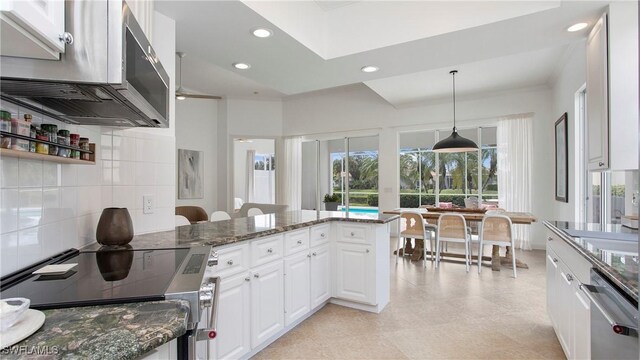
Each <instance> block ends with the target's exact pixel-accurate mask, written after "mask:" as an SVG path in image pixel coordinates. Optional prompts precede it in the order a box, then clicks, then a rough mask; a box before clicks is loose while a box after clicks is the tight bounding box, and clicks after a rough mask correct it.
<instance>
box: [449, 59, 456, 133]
mask: <svg viewBox="0 0 640 360" xmlns="http://www.w3.org/2000/svg"><path fill="white" fill-rule="evenodd" d="M457 72H458V70H451V71H450V72H449V74H451V76H452V77H453V131H454V132H455V131H456V73H457Z"/></svg>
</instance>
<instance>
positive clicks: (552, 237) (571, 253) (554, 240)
mask: <svg viewBox="0 0 640 360" xmlns="http://www.w3.org/2000/svg"><path fill="white" fill-rule="evenodd" d="M547 248H550V249H552V250H553V252H554V253H555V254H556V256H557V257H558V258H559V259H560V260H562V262H563V263H564V264H566V266H567V268H568V269H569V271H570V272H571V273H572V275H574V276H575V277H577V278H578V280H579V281H580V282H581V283H583V284H590V283H591V282H590V278H591V274H590V271H591V267H592V265H591V262H589V260H587V259H585V258H584V257H583V256H582V255H580V254H579V253H578V251H577V250H575V249H574V248H573V247H572V246H571V245H569V244H567V242H566V241H565V240H563V239H561V238H560V237H559V236H558V235H556V234H555V233H553V232H551V231H547Z"/></svg>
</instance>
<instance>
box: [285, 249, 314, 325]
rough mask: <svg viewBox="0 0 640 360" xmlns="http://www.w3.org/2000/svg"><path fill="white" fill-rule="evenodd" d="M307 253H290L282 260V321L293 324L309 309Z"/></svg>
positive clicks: (308, 263)
mask: <svg viewBox="0 0 640 360" xmlns="http://www.w3.org/2000/svg"><path fill="white" fill-rule="evenodd" d="M309 256H310V255H309V253H307V252H303V253H299V254H296V255H292V256H290V257H288V258H286V259H285V260H284V323H285V326H289V325H291V324H293V323H294V322H295V321H296V320H298V319H300V318H301V317H303V316H304V315H306V314H307V313H308V312H309V311H310V310H311V303H310V297H311V296H310V286H309V266H310V262H311V261H310V259H309Z"/></svg>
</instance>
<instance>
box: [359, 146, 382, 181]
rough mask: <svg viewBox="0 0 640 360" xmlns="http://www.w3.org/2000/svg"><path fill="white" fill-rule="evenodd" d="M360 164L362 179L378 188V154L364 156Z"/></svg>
mask: <svg viewBox="0 0 640 360" xmlns="http://www.w3.org/2000/svg"><path fill="white" fill-rule="evenodd" d="M361 159H362V162H361V164H360V172H361V177H362V178H361V179H359V180H367V181H370V182H371V183H372V184H373V185H374V186H375V188H376V189H377V188H378V154H375V155H369V156H363V157H362V158H361Z"/></svg>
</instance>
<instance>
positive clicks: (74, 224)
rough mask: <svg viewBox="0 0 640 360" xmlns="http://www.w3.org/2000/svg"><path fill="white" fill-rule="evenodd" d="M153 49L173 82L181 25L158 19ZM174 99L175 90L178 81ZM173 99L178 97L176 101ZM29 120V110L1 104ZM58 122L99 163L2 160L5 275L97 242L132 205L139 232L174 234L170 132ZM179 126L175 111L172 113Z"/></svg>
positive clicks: (0, 269) (0, 238) (0, 247)
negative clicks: (106, 216) (108, 214)
mask: <svg viewBox="0 0 640 360" xmlns="http://www.w3.org/2000/svg"><path fill="white" fill-rule="evenodd" d="M155 15H156V18H155V21H154V29H155V32H156V33H155V35H156V36H154V39H156V40H158V39H162V42H154V48H155V49H156V53H157V54H158V56H159V58H160V60H161V61H162V63H163V64H164V66H165V68H166V70H167V73H168V74H169V76H170V77H171V78H172V79H173V76H174V74H175V71H174V68H175V66H174V57H175V22H174V21H173V20H171V19H169V18H167V17H165V16H163V15H161V14H159V13H155ZM170 90H171V94H173V92H174V86H173V83H172V85H171V88H170ZM171 97H172V98H173V95H171ZM0 107H2V109H7V110H9V111H11V112H12V114H13V116H16V117H22V115H23V114H24V113H25V112H29V113H32V112H31V111H25V110H24V109H21V108H18V107H15V106H12V105H10V104H7V103H0ZM33 115H34V123H37V124H39V123H42V122H46V123H56V124H58V127H59V128H64V129H68V130H70V131H71V132H74V133H79V134H81V135H82V136H83V137H89V138H90V141H91V142H94V143H96V164H95V165H69V164H65V165H62V164H57V163H53V162H49V161H36V160H24V159H16V158H9V157H3V158H2V159H0V175H1V176H0V233H1V234H0V274H1V275H6V274H8V273H10V272H12V271H15V270H17V269H20V268H23V267H25V266H28V265H31V264H33V263H34V262H36V261H39V260H42V259H44V258H46V257H48V256H51V255H54V254H56V253H59V252H61V251H63V250H66V249H69V248H72V247H73V248H78V247H81V246H83V245H85V244H89V243H93V242H95V230H96V227H97V224H98V220H99V218H100V214H101V212H102V209H103V208H105V207H126V208H128V209H129V212H130V214H131V217H132V220H133V225H134V231H135V233H136V234H141V233H146V232H153V231H161V230H168V229H172V228H173V222H174V217H173V216H174V207H175V196H174V194H175V183H174V179H175V155H174V151H173V149H175V136H174V133H173V128H174V127H173V126H171V127H170V128H168V129H128V130H120V129H115V130H114V129H111V128H101V127H98V126H72V125H68V124H62V123H59V122H57V121H54V120H51V119H43V118H42V117H41V116H39V115H38V114H33ZM169 121H170V122H171V123H173V122H174V121H175V117H174V114H173V111H172V112H171V113H170V114H169ZM143 195H153V196H154V197H155V210H154V213H153V214H143V213H142V196H143Z"/></svg>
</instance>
